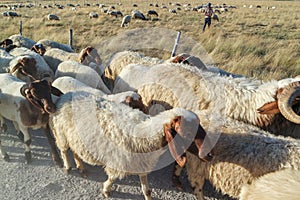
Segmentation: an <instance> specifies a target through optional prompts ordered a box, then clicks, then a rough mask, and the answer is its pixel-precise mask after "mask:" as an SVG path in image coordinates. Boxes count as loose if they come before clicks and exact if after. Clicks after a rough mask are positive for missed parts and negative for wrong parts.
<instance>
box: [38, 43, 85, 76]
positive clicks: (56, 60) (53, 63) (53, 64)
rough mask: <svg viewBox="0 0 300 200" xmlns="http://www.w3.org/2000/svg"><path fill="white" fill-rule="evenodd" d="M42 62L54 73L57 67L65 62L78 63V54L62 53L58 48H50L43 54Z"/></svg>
mask: <svg viewBox="0 0 300 200" xmlns="http://www.w3.org/2000/svg"><path fill="white" fill-rule="evenodd" d="M43 57H44V60H45V61H46V63H47V64H48V65H49V67H50V68H51V69H52V71H53V72H54V73H55V72H56V70H57V66H58V65H59V64H60V63H61V62H63V61H67V60H73V61H78V57H79V54H78V53H73V52H68V51H64V50H62V49H58V48H51V49H48V50H47V51H46V52H45V54H44V56H43Z"/></svg>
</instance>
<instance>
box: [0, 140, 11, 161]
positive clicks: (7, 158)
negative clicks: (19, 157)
mask: <svg viewBox="0 0 300 200" xmlns="http://www.w3.org/2000/svg"><path fill="white" fill-rule="evenodd" d="M0 153H1V155H2V157H3V159H4V160H5V161H7V162H8V161H9V160H10V159H9V156H8V154H7V153H6V151H5V150H4V149H3V147H2V144H1V139H0Z"/></svg>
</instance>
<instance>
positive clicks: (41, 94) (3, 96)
mask: <svg viewBox="0 0 300 200" xmlns="http://www.w3.org/2000/svg"><path fill="white" fill-rule="evenodd" d="M51 93H54V94H55V95H58V96H59V95H61V94H62V93H61V92H60V91H59V90H57V89H56V88H54V87H51V85H50V83H49V82H48V81H47V80H41V81H40V80H38V81H34V82H32V83H30V84H26V83H25V82H23V81H21V80H20V79H18V78H16V77H14V76H12V75H10V74H7V73H4V74H0V102H1V103H0V121H1V127H3V126H4V118H5V119H8V120H10V121H12V122H13V124H14V126H15V128H16V130H17V133H19V134H20V132H21V133H23V135H24V144H25V158H26V161H27V162H30V161H31V151H30V143H31V137H30V133H29V129H30V128H31V129H40V128H43V129H44V130H45V133H46V136H47V137H48V140H49V143H50V146H51V148H52V156H53V159H54V161H55V162H56V163H57V162H59V156H58V154H57V153H56V148H55V143H54V141H53V138H52V141H51V136H50V132H49V129H48V122H49V121H48V120H49V114H50V113H53V112H55V110H56V106H55V104H54V103H53V102H52V98H51ZM1 153H2V156H3V157H4V159H5V160H9V156H8V154H7V153H6V152H4V151H3V149H2V150H1Z"/></svg>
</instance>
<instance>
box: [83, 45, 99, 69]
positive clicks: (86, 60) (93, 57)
mask: <svg viewBox="0 0 300 200" xmlns="http://www.w3.org/2000/svg"><path fill="white" fill-rule="evenodd" d="M79 62H80V63H82V64H84V65H89V64H90V63H91V62H93V63H96V64H97V65H101V64H102V60H101V58H100V56H99V54H98V52H97V50H96V49H95V48H93V47H91V46H88V47H86V48H84V49H83V50H82V51H81V52H80V54H79Z"/></svg>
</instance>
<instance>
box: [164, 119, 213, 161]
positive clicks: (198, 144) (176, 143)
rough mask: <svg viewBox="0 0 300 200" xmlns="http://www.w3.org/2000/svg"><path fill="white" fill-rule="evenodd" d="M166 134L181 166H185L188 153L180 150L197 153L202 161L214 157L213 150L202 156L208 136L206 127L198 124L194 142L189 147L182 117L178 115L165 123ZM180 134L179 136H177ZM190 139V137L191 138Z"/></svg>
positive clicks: (172, 153)
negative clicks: (203, 146) (204, 142)
mask: <svg viewBox="0 0 300 200" xmlns="http://www.w3.org/2000/svg"><path fill="white" fill-rule="evenodd" d="M164 135H165V140H166V142H167V143H168V147H169V150H170V153H171V155H172V156H173V158H174V159H175V160H176V162H177V163H178V165H179V166H181V167H183V166H184V165H185V163H186V155H185V154H182V153H181V154H182V155H180V153H179V152H185V151H186V150H187V151H189V152H191V153H193V154H195V155H197V156H198V157H199V158H200V160H202V161H210V160H212V158H213V154H212V152H209V153H208V154H207V155H205V156H202V155H201V154H202V144H203V141H204V138H205V136H206V132H205V131H204V129H203V128H202V127H201V126H200V124H199V125H198V129H197V133H196V134H195V137H194V138H193V139H192V143H191V145H190V146H189V147H187V145H186V144H187V143H186V139H187V137H188V136H187V135H185V133H184V131H182V117H181V116H176V117H175V118H174V119H173V120H172V121H171V122H170V123H169V124H165V125H164ZM176 135H178V136H179V137H176V138H175V136H176ZM189 139H190V138H189Z"/></svg>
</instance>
